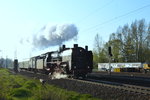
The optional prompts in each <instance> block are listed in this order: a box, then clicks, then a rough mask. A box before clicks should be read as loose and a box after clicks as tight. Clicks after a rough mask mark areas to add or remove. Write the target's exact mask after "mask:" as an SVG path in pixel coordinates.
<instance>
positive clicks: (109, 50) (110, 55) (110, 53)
mask: <svg viewBox="0 0 150 100" xmlns="http://www.w3.org/2000/svg"><path fill="white" fill-rule="evenodd" d="M108 56H109V71H108V74H109V75H111V57H112V52H111V47H110V46H109V47H108Z"/></svg>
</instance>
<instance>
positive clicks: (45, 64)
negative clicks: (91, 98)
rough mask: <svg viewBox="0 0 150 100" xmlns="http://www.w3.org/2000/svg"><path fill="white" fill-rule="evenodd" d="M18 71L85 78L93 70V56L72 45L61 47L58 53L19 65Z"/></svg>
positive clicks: (38, 57) (85, 50) (86, 47)
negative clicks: (62, 74) (56, 73)
mask: <svg viewBox="0 0 150 100" xmlns="http://www.w3.org/2000/svg"><path fill="white" fill-rule="evenodd" d="M19 68H20V69H25V70H30V71H34V72H44V73H46V74H53V73H54V72H60V73H64V74H67V75H69V76H74V77H85V76H86V75H87V73H91V72H92V69H93V54H92V51H88V46H85V48H82V47H78V44H74V47H73V48H66V47H65V45H63V46H62V47H61V48H60V49H59V50H58V51H51V52H47V53H44V54H41V55H39V56H36V57H32V58H30V60H29V61H23V62H20V63H19Z"/></svg>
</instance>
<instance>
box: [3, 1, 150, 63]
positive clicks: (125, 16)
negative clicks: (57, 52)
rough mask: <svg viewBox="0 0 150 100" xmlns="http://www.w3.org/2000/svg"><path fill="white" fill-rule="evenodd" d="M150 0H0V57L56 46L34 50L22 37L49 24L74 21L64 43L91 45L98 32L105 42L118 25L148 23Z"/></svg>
mask: <svg viewBox="0 0 150 100" xmlns="http://www.w3.org/2000/svg"><path fill="white" fill-rule="evenodd" d="M149 12H150V0H0V56H1V57H3V58H5V57H6V56H7V57H8V58H12V59H14V58H15V57H17V58H18V59H19V60H23V59H27V58H29V57H31V56H35V55H38V54H41V53H44V52H48V51H51V50H53V49H58V46H48V47H46V48H42V49H36V47H33V45H32V44H31V43H22V42H21V41H22V40H27V39H28V38H30V37H32V36H33V35H36V34H38V33H39V32H40V30H41V29H42V28H43V27H44V26H45V25H48V24H51V25H63V24H73V25H75V26H76V28H77V31H78V34H77V36H76V39H72V40H69V41H65V42H63V44H66V46H68V47H71V46H72V45H73V44H75V43H76V44H77V43H78V44H79V46H82V47H84V46H85V45H88V46H89V49H90V50H93V48H94V38H95V35H96V34H99V36H100V37H102V39H103V40H104V41H105V42H107V41H108V39H109V35H110V34H111V33H113V32H116V30H117V28H118V27H119V26H123V25H125V24H129V25H130V24H131V23H132V22H134V21H135V20H140V19H145V21H146V22H148V23H149V22H150V14H149Z"/></svg>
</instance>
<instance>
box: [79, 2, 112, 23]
mask: <svg viewBox="0 0 150 100" xmlns="http://www.w3.org/2000/svg"><path fill="white" fill-rule="evenodd" d="M113 1H114V0H111V1H109V2H107V3H106V4H104V5H103V6H101V7H99V8H97V9H95V10H93V11H92V12H90V13H89V14H88V15H86V16H85V17H83V18H82V19H81V20H80V21H79V23H82V22H84V21H85V20H86V19H87V18H89V17H90V16H92V15H93V14H94V13H96V12H98V11H100V10H102V9H104V8H105V7H107V6H108V5H110V4H111V3H112V2H113Z"/></svg>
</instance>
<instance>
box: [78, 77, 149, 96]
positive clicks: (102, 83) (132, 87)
mask: <svg viewBox="0 0 150 100" xmlns="http://www.w3.org/2000/svg"><path fill="white" fill-rule="evenodd" d="M77 81H81V82H87V83H89V84H96V85H100V86H104V87H110V88H115V89H119V90H122V91H128V92H131V93H136V94H144V95H150V87H142V86H136V85H129V84H122V83H117V82H109V81H101V80H94V79H85V80H77Z"/></svg>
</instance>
